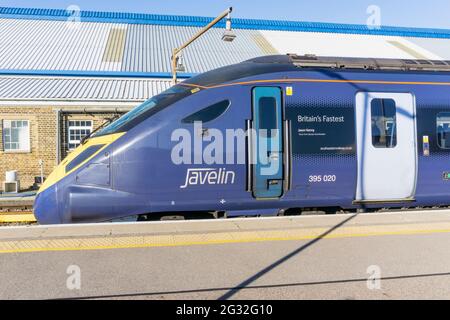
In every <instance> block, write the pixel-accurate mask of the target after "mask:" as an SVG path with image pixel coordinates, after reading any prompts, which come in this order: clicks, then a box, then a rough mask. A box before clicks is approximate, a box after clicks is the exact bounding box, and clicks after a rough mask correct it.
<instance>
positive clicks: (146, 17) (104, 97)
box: [0, 7, 450, 101]
mask: <svg viewBox="0 0 450 320" xmlns="http://www.w3.org/2000/svg"><path fill="white" fill-rule="evenodd" d="M211 20H212V18H206V17H192V16H169V15H154V14H133V13H112V12H92V11H81V12H80V13H79V22H77V21H78V18H77V17H73V16H72V13H70V12H68V11H66V10H57V9H32V8H29V9H27V8H6V7H0V99H2V100H8V99H11V100H21V99H25V100H27V99H28V100H33V99H36V100H65V99H66V100H76V101H96V100H101V101H142V100H145V99H147V98H149V97H151V96H153V95H155V94H157V93H159V92H161V91H163V90H164V89H166V88H168V87H169V86H170V57H171V54H172V50H173V49H174V48H175V47H178V46H180V45H181V44H182V43H184V42H185V41H186V40H188V39H189V38H190V37H191V36H192V35H194V34H195V33H196V32H197V31H198V30H200V28H201V27H203V26H205V25H206V24H207V23H209V22H210V21H211ZM74 21H75V22H74ZM223 27H224V22H222V23H221V24H219V25H218V26H217V27H216V28H213V29H212V30H210V31H209V32H208V33H207V34H205V35H204V36H203V37H201V38H200V39H199V40H197V41H196V42H194V43H193V44H192V45H191V46H190V47H188V48H187V49H186V50H184V53H183V59H184V65H185V67H186V72H185V73H181V74H179V76H180V78H188V77H190V76H192V75H193V74H198V73H201V72H205V71H208V70H211V69H215V68H218V67H222V66H225V65H229V64H233V63H238V62H241V61H244V60H248V59H251V58H255V57H258V56H264V55H273V54H286V53H296V54H299V55H301V54H315V55H318V56H342V57H374V58H399V59H430V60H450V30H444V29H416V28H401V27H381V28H378V29H376V28H375V29H374V28H369V27H368V26H365V25H345V24H332V23H313V22H295V21H273V20H254V19H233V28H234V31H235V33H236V34H237V38H236V39H235V41H233V42H231V43H228V42H223V41H221V36H222V33H223Z"/></svg>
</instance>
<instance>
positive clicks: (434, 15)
mask: <svg viewBox="0 0 450 320" xmlns="http://www.w3.org/2000/svg"><path fill="white" fill-rule="evenodd" d="M70 5H77V6H79V7H80V9H81V10H94V11H116V12H117V11H118V12H138V13H156V14H174V15H195V16H208V17H213V16H214V17H215V16H217V15H218V14H219V13H221V12H222V11H223V10H225V9H226V8H227V7H229V6H233V7H234V13H233V16H234V17H241V18H255V19H274V20H293V21H315V22H335V23H355V24H366V23H367V20H368V18H369V14H368V13H367V9H368V8H369V6H372V5H375V6H378V7H379V9H380V18H381V19H380V20H381V21H380V22H381V24H382V25H385V26H404V27H421V28H446V29H450V0H428V1H423V0H395V1H394V0H313V1H311V0H271V1H268V0H259V1H258V0H0V6H5V7H32V8H59V9H65V8H67V7H69V6H70ZM372 12H373V11H372Z"/></svg>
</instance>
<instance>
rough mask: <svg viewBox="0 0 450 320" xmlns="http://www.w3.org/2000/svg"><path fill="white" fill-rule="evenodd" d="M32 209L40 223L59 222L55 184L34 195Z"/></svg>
mask: <svg viewBox="0 0 450 320" xmlns="http://www.w3.org/2000/svg"><path fill="white" fill-rule="evenodd" d="M33 211H34V216H35V217H36V220H37V221H38V222H39V223H40V224H57V223H61V218H60V214H59V206H58V192H57V184H54V185H53V186H51V187H49V188H48V189H45V190H44V191H42V192H40V193H39V194H38V195H37V196H36V200H35V201H34V207H33Z"/></svg>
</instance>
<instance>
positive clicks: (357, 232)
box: [0, 223, 450, 254]
mask: <svg viewBox="0 0 450 320" xmlns="http://www.w3.org/2000/svg"><path fill="white" fill-rule="evenodd" d="M437 225H440V226H442V228H436V227H437ZM421 226H423V228H420V229H418V225H417V224H411V225H387V226H357V227H346V228H341V229H337V230H335V231H333V232H331V233H329V234H327V235H325V236H323V237H322V238H323V239H338V238H363V237H380V236H401V235H427V234H428V235H430V234H444V233H450V223H444V224H442V223H440V224H436V223H435V224H427V225H421ZM327 230H328V229H325V228H311V229H305V228H304V229H294V230H292V229H291V230H289V229H288V230H269V231H237V232H236V231H232V232H220V233H198V234H173V235H139V236H123V237H117V236H116V237H115V236H104V237H94V238H62V239H61V238H58V239H51V238H47V239H46V238H42V239H38V240H17V241H12V240H10V241H0V254H2V253H3V254H4V253H26V252H49V251H85V250H109V249H136V248H153V247H181V246H197V245H219V244H236V243H251V242H271V241H301V240H313V239H316V238H318V237H321V235H322V234H324V233H325V232H327Z"/></svg>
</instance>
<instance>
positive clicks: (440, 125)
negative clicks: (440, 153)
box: [436, 112, 450, 149]
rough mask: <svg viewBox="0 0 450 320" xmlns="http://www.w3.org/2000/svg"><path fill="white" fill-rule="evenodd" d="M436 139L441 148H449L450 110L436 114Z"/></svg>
mask: <svg viewBox="0 0 450 320" xmlns="http://www.w3.org/2000/svg"><path fill="white" fill-rule="evenodd" d="M436 125H437V141H438V146H439V148H441V149H450V112H441V113H439V114H438V115H437V119H436Z"/></svg>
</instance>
